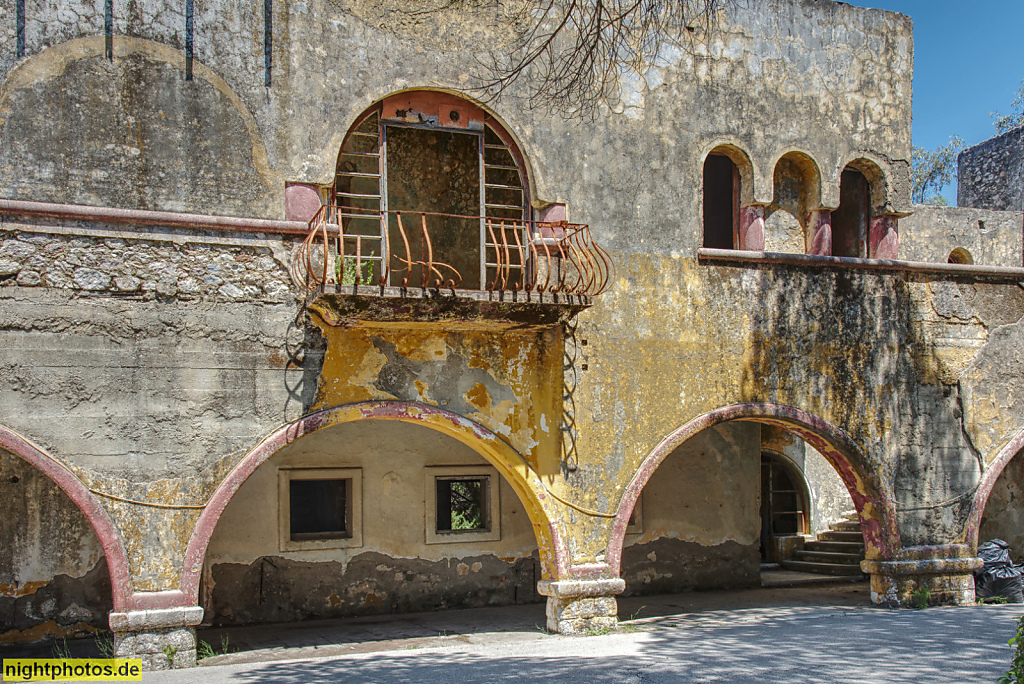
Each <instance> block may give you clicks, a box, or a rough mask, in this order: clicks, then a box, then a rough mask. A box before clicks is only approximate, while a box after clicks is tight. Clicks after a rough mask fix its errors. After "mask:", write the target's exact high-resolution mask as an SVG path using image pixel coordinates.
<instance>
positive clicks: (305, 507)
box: [288, 479, 352, 541]
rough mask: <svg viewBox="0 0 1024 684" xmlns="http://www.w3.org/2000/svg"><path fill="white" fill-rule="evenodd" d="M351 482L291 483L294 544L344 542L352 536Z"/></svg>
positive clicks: (346, 480)
mask: <svg viewBox="0 0 1024 684" xmlns="http://www.w3.org/2000/svg"><path fill="white" fill-rule="evenodd" d="M351 491H352V480H349V479H344V480H291V481H289V484H288V510H289V525H290V529H289V532H290V535H291V540H292V541H309V540H319V539H345V538H347V537H350V536H351V535H352V530H351V526H350V523H349V521H350V518H351V516H350V515H349V510H348V506H349V502H350V500H351Z"/></svg>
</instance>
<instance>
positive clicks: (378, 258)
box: [293, 205, 613, 296]
mask: <svg viewBox="0 0 1024 684" xmlns="http://www.w3.org/2000/svg"><path fill="white" fill-rule="evenodd" d="M392 216H393V217H394V222H393V223H392V222H391V221H390V219H391V217H392ZM410 216H418V217H419V224H420V225H419V229H420V230H419V236H418V238H419V244H418V248H419V254H414V245H413V242H414V240H411V239H410V237H411V236H410V232H409V227H408V226H407V219H408V217H410ZM428 217H438V218H455V219H467V220H473V221H480V217H479V216H466V215H461V214H444V213H438V212H422V211H399V210H391V211H387V212H381V211H380V210H377V209H367V208H363V207H354V206H343V205H326V206H323V207H321V208H320V210H319V211H318V212H317V213H316V215H315V216H314V217H313V218H312V219H311V220H310V221H309V232H308V234H307V235H306V239H305V240H304V241H303V243H302V246H301V248H300V249H299V251H298V252H297V253H296V256H295V260H294V263H293V269H294V271H295V275H296V276H297V281H298V282H301V283H303V284H304V285H305V287H306V288H307V289H308V290H309V291H312V290H315V289H316V288H318V287H321V286H325V285H330V284H342V285H361V284H367V285H379V286H382V287H383V286H387V285H400V286H401V287H419V288H429V289H440V288H450V289H456V288H462V289H477V288H474V287H467V286H466V285H467V283H464V275H463V274H462V273H460V272H459V270H458V269H457V268H456V267H455V266H453V265H452V264H449V263H446V262H445V261H443V260H442V259H440V258H439V257H443V256H444V254H443V253H438V252H437V251H436V250H435V246H434V245H435V243H436V242H437V240H436V238H437V237H439V236H438V235H436V227H435V235H433V236H432V235H431V229H430V228H429V227H428V221H427V219H428ZM364 219H371V220H375V221H377V223H378V225H379V226H380V232H379V233H377V234H367V233H365V232H355V231H354V226H353V225H352V224H353V222H354V221H357V220H364ZM483 221H484V223H485V226H486V236H487V237H486V238H484V239H483V240H482V241H481V244H480V247H479V248H480V249H481V250H482V251H483V256H484V258H483V260H482V263H483V268H484V269H485V271H484V273H481V274H480V283H479V289H483V290H486V291H490V292H496V291H514V292H538V293H550V294H572V295H587V296H594V295H599V294H601V293H602V292H604V291H605V289H607V287H608V285H609V283H610V281H611V278H612V275H613V265H612V261H611V258H610V257H609V256H608V253H607V252H605V251H604V250H603V249H602V248H601V247H600V246H599V245H598V244H597V243H596V242H595V241H594V239H593V236H592V235H591V233H590V228H589V226H587V225H584V224H575V223H568V222H565V221H560V222H554V223H552V222H541V221H527V220H523V219H512V218H501V217H491V216H487V217H484V218H483ZM389 232H390V233H394V235H389ZM392 243H396V244H392ZM453 256H454V255H453ZM417 257H418V258H417ZM332 264H334V268H331V265H332ZM467 275H468V274H467Z"/></svg>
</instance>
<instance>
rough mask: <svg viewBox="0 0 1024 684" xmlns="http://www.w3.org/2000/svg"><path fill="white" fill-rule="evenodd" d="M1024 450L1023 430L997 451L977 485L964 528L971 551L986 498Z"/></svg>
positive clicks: (983, 514) (965, 538)
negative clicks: (1007, 468) (1004, 471)
mask: <svg viewBox="0 0 1024 684" xmlns="http://www.w3.org/2000/svg"><path fill="white" fill-rule="evenodd" d="M1021 450H1024V430H1021V431H1020V432H1018V433H1017V434H1016V435H1015V436H1014V437H1013V438H1012V439H1010V441H1009V442H1007V443H1006V445H1005V446H1004V447H1003V448H1002V449H1000V450H999V453H998V454H997V455H996V457H995V458H994V459H992V462H991V463H990V464H989V466H988V468H986V469H985V474H984V475H982V477H981V482H980V483H979V484H978V491H977V492H976V493H975V494H974V501H973V502H972V503H971V513H970V515H968V516H967V525H966V526H965V528H964V541H965V542H966V543H967V544H968V545H970V547H971V548H972V549H977V548H978V535H979V534H980V533H981V519H982V518H983V517H984V516H985V506H987V505H988V497H989V496H990V495H991V494H992V489H993V488H995V486H996V481H997V480H999V476H1000V475H1002V474H1003V470H1005V469H1006V466H1008V465H1009V464H1010V461H1012V460H1013V457H1014V456H1016V455H1017V454H1019V453H1020V452H1021Z"/></svg>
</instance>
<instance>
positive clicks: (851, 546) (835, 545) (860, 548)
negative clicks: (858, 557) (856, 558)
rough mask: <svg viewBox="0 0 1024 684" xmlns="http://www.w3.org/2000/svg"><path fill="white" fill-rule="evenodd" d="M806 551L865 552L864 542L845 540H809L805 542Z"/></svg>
mask: <svg viewBox="0 0 1024 684" xmlns="http://www.w3.org/2000/svg"><path fill="white" fill-rule="evenodd" d="M804 550H806V551H825V552H834V553H864V544H863V543H862V542H861V543H858V542H845V541H809V542H807V543H806V544H804Z"/></svg>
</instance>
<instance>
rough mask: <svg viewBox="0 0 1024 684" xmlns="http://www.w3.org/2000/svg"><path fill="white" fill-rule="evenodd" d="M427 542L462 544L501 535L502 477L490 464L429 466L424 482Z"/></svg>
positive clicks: (489, 539)
mask: <svg viewBox="0 0 1024 684" xmlns="http://www.w3.org/2000/svg"><path fill="white" fill-rule="evenodd" d="M424 484H425V485H426V489H425V491H424V494H425V498H426V504H427V506H426V509H427V510H426V513H427V515H426V520H425V522H426V542H427V543H428V544H463V543H469V542H479V541H497V540H498V539H501V530H500V529H499V527H500V515H501V513H500V512H501V506H500V501H499V499H498V491H499V487H500V484H501V480H500V478H499V476H498V472H497V471H496V470H495V469H494V468H492V467H491V466H487V465H482V466H429V467H427V468H426V481H425V483H424Z"/></svg>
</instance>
